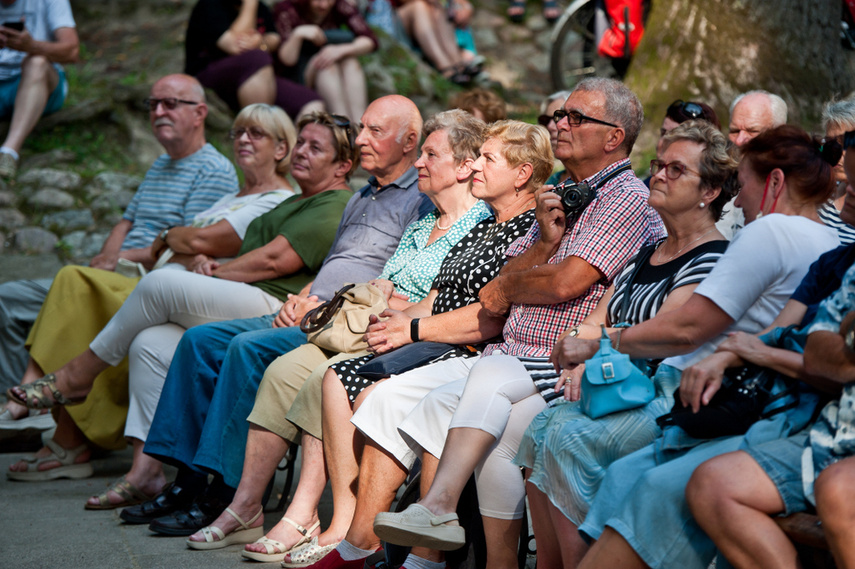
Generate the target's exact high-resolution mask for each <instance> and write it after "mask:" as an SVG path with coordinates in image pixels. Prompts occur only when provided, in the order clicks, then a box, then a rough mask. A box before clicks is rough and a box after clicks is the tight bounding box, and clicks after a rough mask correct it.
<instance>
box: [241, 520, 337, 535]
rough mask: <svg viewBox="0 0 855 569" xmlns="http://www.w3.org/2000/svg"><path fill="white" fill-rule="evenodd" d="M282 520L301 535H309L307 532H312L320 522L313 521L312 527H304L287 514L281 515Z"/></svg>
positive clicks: (319, 525)
mask: <svg viewBox="0 0 855 569" xmlns="http://www.w3.org/2000/svg"><path fill="white" fill-rule="evenodd" d="M282 521H283V522H286V523H289V524H291V525H292V526H294V529H296V530H297V531H298V532H300V535H302V536H303V537H309V534H311V533H312V532H314V531H315V530H316V529H318V528H319V527H321V522H320V521H317V522H315V523H314V524H313V525H312V527H310V528H309V529H306V528H304V527H303V526H301V525H300V524H298V523H297V522H295V521H294V520H292V519H291V518H289V517H287V516H282ZM250 523H252V522H250Z"/></svg>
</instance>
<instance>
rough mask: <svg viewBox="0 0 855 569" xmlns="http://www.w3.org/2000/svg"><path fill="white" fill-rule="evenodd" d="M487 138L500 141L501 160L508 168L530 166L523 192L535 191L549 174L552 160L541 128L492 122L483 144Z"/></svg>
mask: <svg viewBox="0 0 855 569" xmlns="http://www.w3.org/2000/svg"><path fill="white" fill-rule="evenodd" d="M491 138H496V139H498V140H499V141H501V143H502V156H504V158H505V160H506V161H507V162H508V164H510V165H511V166H512V167H517V166H519V165H520V164H526V163H528V164H531V169H532V173H531V177H530V178H529V179H528V182H526V185H525V187H526V189H530V190H532V191H533V190H536V189H537V188H539V187H540V186H542V185H543V184H544V182H546V180H547V178H549V176H550V175H551V174H552V167H553V164H554V161H555V157H554V155H553V154H552V145H551V144H550V142H549V132H548V131H547V130H546V129H545V128H543V127H541V126H537V125H533V124H528V123H524V122H520V121H514V120H504V121H496V122H494V123H493V124H491V125H488V126H487V133H486V136H485V140H489V139H491Z"/></svg>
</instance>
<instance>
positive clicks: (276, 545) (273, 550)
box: [241, 516, 321, 563]
mask: <svg viewBox="0 0 855 569" xmlns="http://www.w3.org/2000/svg"><path fill="white" fill-rule="evenodd" d="M282 521H283V522H287V523H289V524H291V525H292V526H294V528H296V530H297V531H298V532H300V535H302V536H303V537H302V538H300V540H299V541H298V542H297V543H295V544H294V545H292V546H291V547H288V546H287V545H285V544H284V543H282V542H281V541H276V540H275V539H270V538H269V537H267V536H266V535H264V536H261V537H260V538H258V539H257V540H256V541H255V542H254V543H259V544H261V545H263V546H264V549H265V550H266V551H267V553H260V552H258V551H247V550H246V549H244V550H243V551H242V552H241V555H242V556H243V557H245V558H246V559H251V560H253V561H261V562H262V563H275V562H276V561H282V560H284V559H285V556H286V555H287V554H289V553H292V552H293V551H295V550H296V549H298V548H300V547H302V546H303V545H305V544H307V543H309V540H311V539H312V533H313V532H314V531H315V530H316V529H318V528H319V527H321V522H320V521H317V522H315V523H314V525H312V527H310V528H309V529H306V528H304V527H303V526H301V525H300V524H298V523H297V522H295V521H294V520H292V519H291V518H287V517H285V516H283V517H282ZM316 539H317V538H316Z"/></svg>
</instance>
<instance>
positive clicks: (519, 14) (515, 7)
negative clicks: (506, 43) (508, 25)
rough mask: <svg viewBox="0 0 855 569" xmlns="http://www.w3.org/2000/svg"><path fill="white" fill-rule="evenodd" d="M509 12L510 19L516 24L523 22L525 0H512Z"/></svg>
mask: <svg viewBox="0 0 855 569" xmlns="http://www.w3.org/2000/svg"><path fill="white" fill-rule="evenodd" d="M507 14H508V19H509V20H510V21H512V22H513V23H515V24H522V23H523V20H525V0H511V5H510V6H508V11H507Z"/></svg>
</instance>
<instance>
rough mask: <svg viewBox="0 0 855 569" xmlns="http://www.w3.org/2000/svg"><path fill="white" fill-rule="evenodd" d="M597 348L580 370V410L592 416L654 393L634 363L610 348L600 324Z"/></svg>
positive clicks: (636, 402)
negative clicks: (581, 371) (601, 333)
mask: <svg viewBox="0 0 855 569" xmlns="http://www.w3.org/2000/svg"><path fill="white" fill-rule="evenodd" d="M602 329H603V337H602V338H601V339H600V349H599V350H597V353H596V354H594V357H592V358H591V359H589V360H587V361H586V362H585V373H584V374H582V400H581V402H580V403H581V405H582V411H583V412H584V413H585V414H586V415H588V416H589V417H591V418H592V419H599V418H600V417H603V416H605V415H608V414H610V413H617V412H618V411H626V410H627V409H635V408H636V407H642V406H644V405H647V404H648V403H650V401H652V400H653V398H654V397H655V396H656V391H655V389H654V387H653V381H652V380H651V379H650V378H649V377H647V376H646V375H645V374H644V372H642V371H641V370H640V369H638V368H637V367H635V365H634V364H633V363H632V362H631V361H630V359H629V356H628V355H626V354H622V353H620V352H618V351H617V350H615V349H613V348H612V341H611V339H609V336H608V334H606V327H605V326H602Z"/></svg>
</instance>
